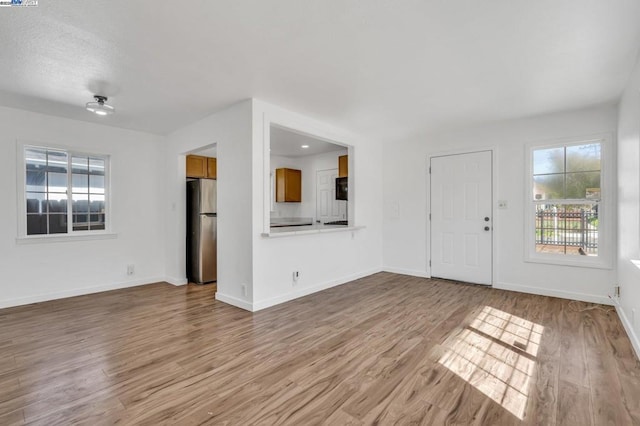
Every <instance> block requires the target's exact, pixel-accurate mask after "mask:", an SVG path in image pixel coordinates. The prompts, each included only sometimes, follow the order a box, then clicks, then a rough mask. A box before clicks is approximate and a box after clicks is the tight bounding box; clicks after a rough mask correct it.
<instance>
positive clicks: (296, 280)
mask: <svg viewBox="0 0 640 426" xmlns="http://www.w3.org/2000/svg"><path fill="white" fill-rule="evenodd" d="M298 278H300V271H293V285H296V283H297V282H298Z"/></svg>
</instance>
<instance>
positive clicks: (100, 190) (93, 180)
mask: <svg viewBox="0 0 640 426" xmlns="http://www.w3.org/2000/svg"><path fill="white" fill-rule="evenodd" d="M89 186H90V188H91V190H90V192H91V193H92V194H104V176H97V175H91V176H90V177H89Z"/></svg>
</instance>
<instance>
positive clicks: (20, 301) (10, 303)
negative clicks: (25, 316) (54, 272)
mask: <svg viewBox="0 0 640 426" xmlns="http://www.w3.org/2000/svg"><path fill="white" fill-rule="evenodd" d="M164 280H165V278H164V277H157V278H154V277H152V278H143V279H139V280H131V281H122V282H118V283H111V284H104V285H99V286H94V287H82V288H74V289H71V290H64V291H56V292H52V293H44V294H37V295H35V296H28V297H19V298H16V299H7V300H0V309H3V308H11V307H14V306H22V305H30V304H32V303H40V302H47V301H49V300H57V299H65V298H67V297H74V296H84V295H85V294H92V293H100V292H103V291H109V290H118V289H121V288H128V287H137V286H139V285H145V284H152V283H157V282H163V281H164Z"/></svg>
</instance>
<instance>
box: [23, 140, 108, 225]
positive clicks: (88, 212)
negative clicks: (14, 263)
mask: <svg viewBox="0 0 640 426" xmlns="http://www.w3.org/2000/svg"><path fill="white" fill-rule="evenodd" d="M23 158H24V164H23V170H24V178H25V180H24V200H25V212H24V213H25V218H24V219H25V222H24V224H25V226H24V234H25V235H26V236H34V235H40V236H43V235H54V234H58V235H59V234H67V235H74V234H76V235H77V234H86V233H88V232H90V231H97V232H102V231H105V230H106V229H107V225H108V224H107V209H108V206H107V204H108V194H107V184H106V183H107V182H108V180H107V178H108V176H107V171H108V164H109V159H108V157H107V156H102V155H89V154H82V153H77V152H72V151H67V150H61V149H51V148H44V147H36V146H24V157H23Z"/></svg>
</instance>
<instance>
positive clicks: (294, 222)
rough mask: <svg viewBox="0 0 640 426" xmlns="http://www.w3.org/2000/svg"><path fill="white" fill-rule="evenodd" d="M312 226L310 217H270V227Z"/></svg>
mask: <svg viewBox="0 0 640 426" xmlns="http://www.w3.org/2000/svg"><path fill="white" fill-rule="evenodd" d="M289 226H313V218H312V217H272V218H271V227H274V228H277V227H289Z"/></svg>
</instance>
